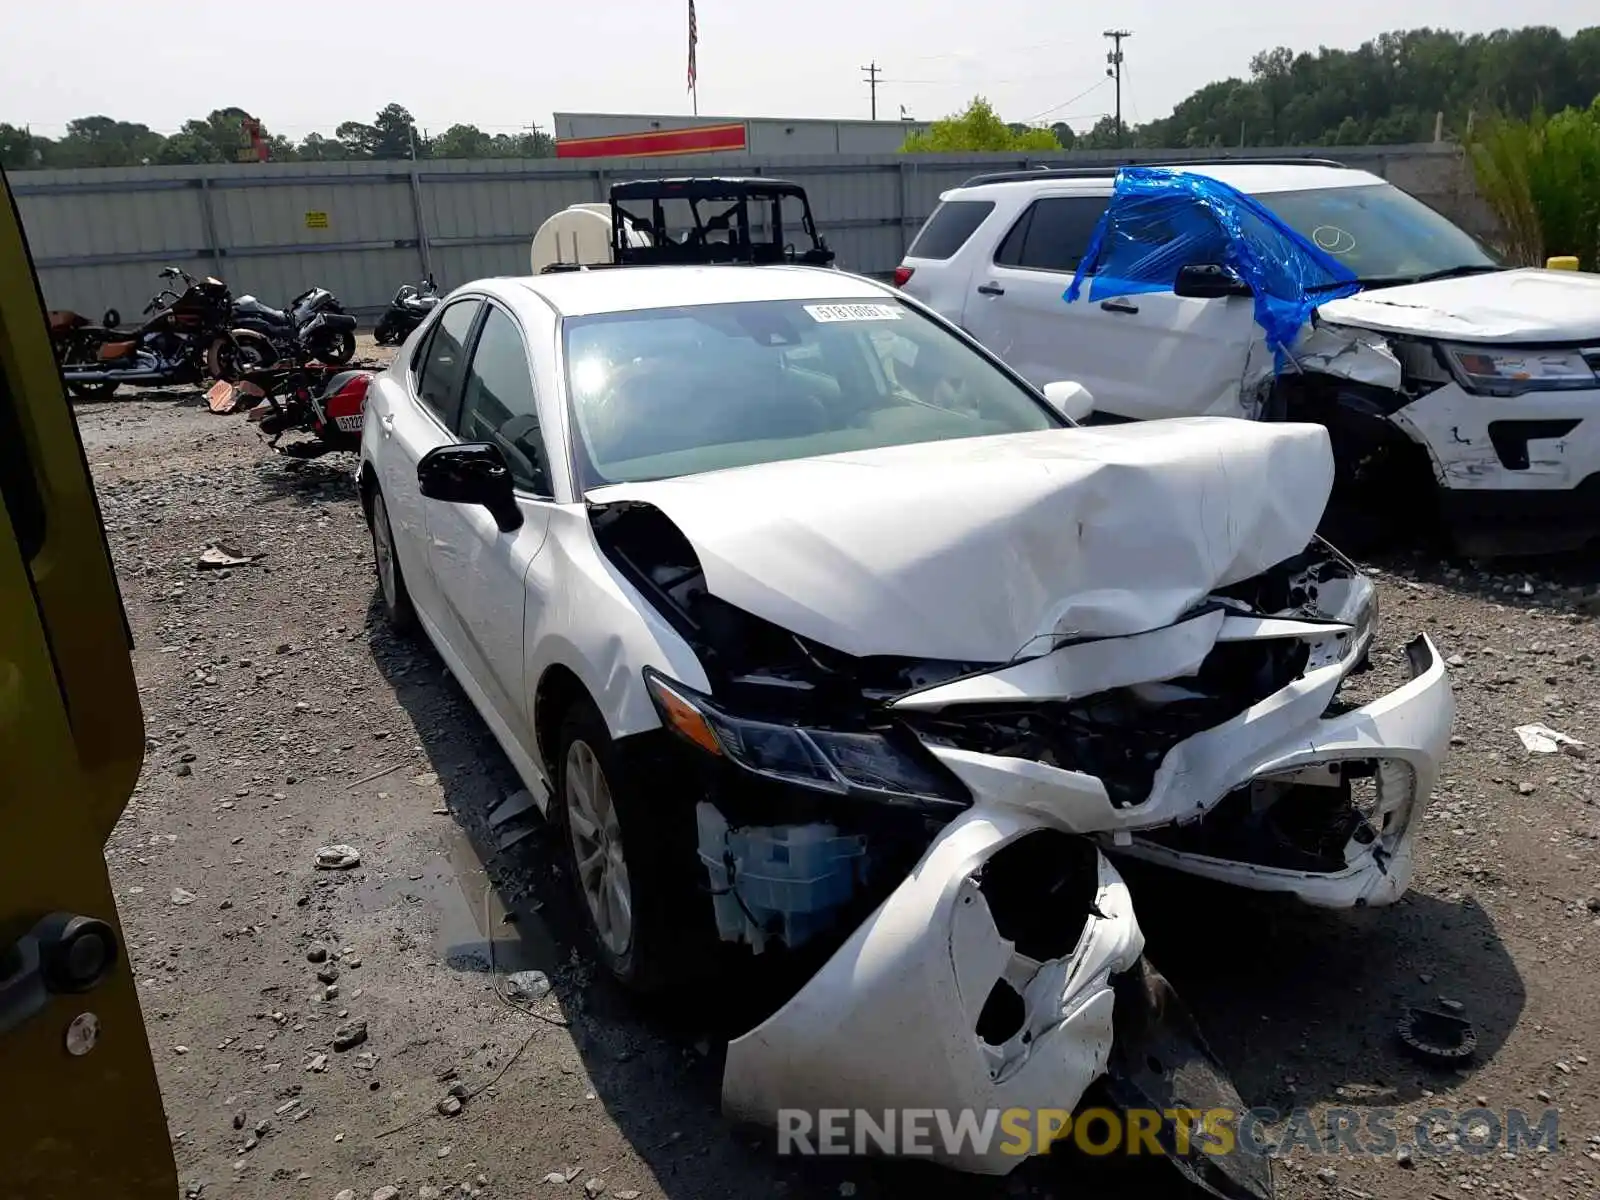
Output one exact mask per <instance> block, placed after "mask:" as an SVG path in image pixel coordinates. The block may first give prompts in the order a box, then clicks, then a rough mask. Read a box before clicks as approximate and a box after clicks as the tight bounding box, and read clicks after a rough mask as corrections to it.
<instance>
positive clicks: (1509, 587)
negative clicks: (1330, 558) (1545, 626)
mask: <svg viewBox="0 0 1600 1200" xmlns="http://www.w3.org/2000/svg"><path fill="white" fill-rule="evenodd" d="M1362 561H1363V563H1370V565H1371V566H1373V567H1376V568H1377V569H1378V570H1379V571H1381V572H1382V573H1383V574H1384V575H1386V576H1387V577H1388V578H1389V579H1390V580H1398V581H1400V585H1401V586H1402V587H1403V586H1406V584H1407V583H1410V584H1421V585H1424V586H1433V587H1438V588H1443V589H1445V590H1447V591H1452V592H1457V593H1460V594H1461V595H1463V596H1476V597H1480V598H1482V599H1485V600H1489V601H1492V602H1493V603H1496V604H1503V605H1505V606H1506V607H1507V608H1514V609H1528V608H1534V607H1538V608H1541V609H1544V610H1549V609H1551V608H1555V609H1558V610H1561V611H1564V612H1581V613H1587V614H1588V615H1591V616H1593V615H1597V614H1600V595H1597V588H1600V555H1597V554H1596V553H1595V552H1594V550H1593V549H1587V550H1581V551H1575V552H1573V553H1571V554H1550V555H1544V556H1540V557H1523V558H1495V559H1487V560H1480V559H1468V558H1459V557H1451V556H1448V555H1444V554H1429V553H1422V552H1414V551H1413V552H1394V553H1390V554H1383V555H1374V556H1373V557H1372V558H1370V559H1363V560H1362Z"/></svg>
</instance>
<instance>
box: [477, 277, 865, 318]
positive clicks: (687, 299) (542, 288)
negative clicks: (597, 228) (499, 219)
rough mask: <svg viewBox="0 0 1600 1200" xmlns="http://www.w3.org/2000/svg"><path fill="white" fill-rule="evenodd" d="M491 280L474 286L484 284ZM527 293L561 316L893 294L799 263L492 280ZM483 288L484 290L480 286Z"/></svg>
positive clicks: (853, 298) (863, 280)
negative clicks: (546, 304) (683, 306)
mask: <svg viewBox="0 0 1600 1200" xmlns="http://www.w3.org/2000/svg"><path fill="white" fill-rule="evenodd" d="M490 282H491V281H487V280H485V281H482V282H481V283H480V284H478V285H476V286H480V287H485V285H487V284H488V283H490ZM493 282H495V283H498V284H501V285H503V286H505V287H506V288H508V289H513V290H521V291H523V292H525V293H526V292H531V293H533V294H534V295H536V296H539V297H542V298H543V299H544V300H545V302H546V303H548V304H549V305H550V306H551V307H552V308H554V309H555V310H556V311H557V312H558V313H560V314H561V315H562V316H564V317H580V316H589V315H592V314H594V313H611V312H637V311H638V310H640V309H646V308H671V307H675V306H677V305H684V304H740V303H746V302H749V301H754V300H876V299H879V298H882V297H884V296H893V295H895V293H894V292H893V291H892V290H891V289H890V288H888V287H886V286H884V285H883V284H881V283H877V282H875V281H873V280H871V279H866V278H864V277H862V276H860V275H851V274H849V273H848V272H845V271H835V270H830V269H828V268H825V267H800V266H739V265H729V266H660V267H654V266H639V267H607V268H604V269H601V270H596V271H558V272H551V273H550V274H548V275H529V276H525V277H523V278H518V279H504V280H496V281H493ZM485 290H489V289H488V288H487V287H485Z"/></svg>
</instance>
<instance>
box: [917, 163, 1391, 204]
mask: <svg viewBox="0 0 1600 1200" xmlns="http://www.w3.org/2000/svg"><path fill="white" fill-rule="evenodd" d="M1162 169H1164V170H1182V171H1189V172H1191V173H1192V174H1195V175H1204V176H1206V177H1207V178H1208V179H1215V180H1217V181H1218V182H1219V183H1225V184H1227V185H1228V186H1229V187H1232V188H1236V189H1238V190H1239V191H1241V192H1245V193H1247V194H1256V193H1261V192H1304V191H1310V190H1312V189H1313V188H1335V187H1363V186H1370V185H1372V184H1381V183H1383V182H1384V181H1383V179H1381V178H1380V177H1379V176H1377V175H1374V174H1372V173H1371V172H1370V171H1357V170H1354V169H1352V168H1350V167H1329V166H1323V165H1322V164H1320V163H1306V164H1304V165H1301V164H1298V163H1296V164H1286V163H1252V162H1227V163H1195V164H1193V165H1185V164H1178V163H1169V164H1163V168H1162ZM1114 179H1115V176H1114V174H1113V173H1112V171H1111V169H1109V168H1108V170H1107V173H1106V174H1104V175H1075V174H1067V173H1066V172H1061V173H1057V172H1052V171H1049V170H1043V171H1040V172H1039V173H1038V176H1037V177H1030V178H1027V179H1010V180H1006V181H1004V182H1000V183H980V184H976V185H974V186H973V187H959V188H955V189H952V190H951V191H948V192H946V193H945V194H944V197H941V198H946V197H947V198H955V197H958V196H959V197H961V198H962V199H981V198H986V197H987V198H999V197H1001V196H1015V195H1018V194H1027V195H1032V194H1033V193H1034V192H1036V191H1038V190H1039V189H1041V188H1043V187H1049V188H1050V189H1051V191H1057V192H1076V193H1078V194H1080V195H1086V196H1105V195H1109V194H1110V192H1111V185H1112V183H1113V181H1114Z"/></svg>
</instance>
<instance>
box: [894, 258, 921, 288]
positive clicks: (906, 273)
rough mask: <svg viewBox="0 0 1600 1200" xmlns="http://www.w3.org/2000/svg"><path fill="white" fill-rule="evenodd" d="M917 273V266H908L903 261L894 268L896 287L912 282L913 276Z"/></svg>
mask: <svg viewBox="0 0 1600 1200" xmlns="http://www.w3.org/2000/svg"><path fill="white" fill-rule="evenodd" d="M916 273H917V269H916V268H915V267H908V266H906V265H905V264H904V263H901V264H900V265H899V266H898V267H896V268H895V269H894V285H895V287H905V285H906V284H908V283H910V282H911V277H912V276H913V275H915V274H916Z"/></svg>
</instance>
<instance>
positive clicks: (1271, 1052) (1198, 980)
mask: <svg viewBox="0 0 1600 1200" xmlns="http://www.w3.org/2000/svg"><path fill="white" fill-rule="evenodd" d="M1118 868H1119V869H1120V870H1121V871H1122V873H1123V877H1124V878H1125V879H1126V880H1127V883H1128V887H1129V889H1130V890H1131V891H1132V893H1133V895H1134V898H1135V904H1136V906H1137V911H1138V913H1139V923H1140V925H1141V927H1142V928H1143V930H1144V933H1145V939H1146V947H1145V949H1146V953H1148V954H1149V955H1150V958H1151V961H1152V962H1154V963H1155V964H1156V965H1157V966H1158V967H1159V968H1160V969H1161V970H1162V972H1164V973H1165V974H1166V976H1167V977H1168V978H1169V979H1170V980H1171V981H1172V984H1173V986H1174V987H1175V988H1176V989H1177V990H1178V992H1179V994H1181V995H1182V996H1183V998H1184V1000H1186V1001H1187V1002H1188V1004H1189V1006H1190V1008H1191V1009H1192V1010H1193V1011H1194V1014H1195V1016H1196V1018H1197V1019H1198V1020H1199V1021H1200V1024H1201V1026H1202V1028H1203V1029H1204V1030H1205V1033H1206V1036H1207V1038H1208V1039H1209V1041H1210V1042H1211V1046H1212V1049H1213V1050H1215V1051H1216V1052H1217V1054H1218V1055H1219V1056H1220V1057H1221V1059H1222V1061H1223V1062H1224V1063H1226V1064H1227V1065H1228V1067H1229V1068H1230V1069H1231V1070H1232V1072H1233V1077H1234V1082H1235V1083H1237V1084H1238V1085H1239V1092H1240V1094H1241V1095H1242V1096H1243V1098H1244V1100H1245V1102H1246V1103H1247V1104H1252V1105H1262V1106H1266V1107H1270V1108H1274V1109H1277V1110H1279V1111H1281V1112H1284V1113H1287V1112H1288V1111H1290V1110H1291V1109H1293V1108H1295V1107H1297V1106H1311V1105H1318V1104H1327V1105H1333V1106H1337V1107H1349V1108H1361V1107H1366V1106H1384V1105H1397V1104H1402V1103H1405V1102H1407V1101H1411V1100H1415V1099H1417V1098H1418V1097H1420V1096H1421V1095H1422V1091H1423V1089H1424V1088H1427V1089H1430V1090H1432V1091H1439V1090H1441V1089H1443V1088H1445V1087H1458V1086H1463V1081H1464V1080H1469V1079H1470V1078H1471V1076H1472V1075H1473V1074H1474V1073H1475V1072H1476V1071H1477V1070H1478V1069H1479V1068H1481V1067H1482V1066H1483V1065H1485V1064H1486V1063H1488V1062H1489V1061H1490V1060H1491V1059H1493V1058H1494V1056H1495V1054H1496V1053H1497V1052H1498V1051H1499V1049H1500V1047H1501V1046H1502V1045H1504V1043H1505V1041H1506V1038H1507V1037H1508V1036H1509V1035H1510V1033H1511V1030H1512V1028H1513V1027H1514V1026H1515V1025H1516V1022H1517V1018H1518V1017H1519V1016H1520V1015H1521V1012H1522V1009H1523V1006H1524V1005H1525V1003H1526V1001H1527V992H1526V989H1525V987H1524V985H1523V981H1522V977H1521V976H1520V975H1519V974H1518V972H1517V969H1516V966H1515V964H1514V963H1513V962H1512V959H1511V955H1510V953H1509V952H1508V951H1507V950H1506V948H1505V946H1504V944H1503V943H1502V942H1501V940H1500V937H1499V934H1498V933H1497V932H1496V930H1495V928H1494V924H1493V922H1492V921H1491V920H1490V918H1489V916H1488V914H1487V913H1485V912H1484V910H1483V909H1482V908H1481V907H1480V906H1479V905H1478V904H1477V902H1476V901H1474V900H1472V899H1470V898H1467V899H1463V900H1461V901H1460V902H1455V903H1452V902H1450V901H1447V900H1443V899H1440V898H1439V897H1436V896H1430V895H1426V894H1423V893H1420V892H1417V891H1411V892H1408V893H1407V894H1406V895H1405V896H1404V897H1403V898H1402V899H1401V901H1400V902H1399V903H1398V904H1396V905H1393V906H1391V907H1388V908H1379V909H1362V910H1354V911H1350V912H1329V911H1322V910H1318V909H1313V908H1309V907H1306V906H1303V905H1299V904H1297V903H1294V902H1292V901H1290V900H1287V899H1283V898H1278V897H1273V896H1268V895H1264V894H1257V893H1249V892H1242V891H1238V890H1235V889H1229V888H1226V887H1223V886H1222V885H1219V884H1210V883H1207V882H1205V881H1202V880H1189V879H1184V878H1182V877H1180V876H1176V875H1173V874H1170V873H1166V872H1162V871H1160V870H1159V869H1156V868H1154V867H1150V866H1147V865H1144V864H1136V863H1119V864H1118ZM1440 997H1443V998H1444V999H1446V1000H1451V1001H1457V1002H1460V1003H1461V1004H1463V1005H1464V1006H1465V1011H1464V1013H1463V1015H1464V1016H1465V1017H1466V1018H1467V1019H1468V1020H1470V1021H1471V1022H1472V1023H1473V1025H1474V1026H1475V1028H1476V1030H1477V1034H1478V1050H1477V1054H1476V1056H1475V1057H1474V1059H1473V1060H1472V1061H1471V1063H1470V1064H1469V1066H1468V1067H1467V1068H1465V1069H1464V1071H1462V1072H1461V1073H1458V1072H1457V1071H1456V1070H1455V1069H1453V1068H1446V1069H1436V1068H1432V1067H1428V1066H1425V1065H1423V1064H1422V1063H1420V1062H1418V1061H1417V1060H1416V1059H1414V1058H1411V1057H1410V1056H1409V1055H1407V1054H1406V1053H1405V1052H1404V1050H1403V1048H1402V1046H1401V1044H1400V1042H1399V1038H1398V1036H1397V1034H1396V1032H1395V1025H1396V1022H1398V1021H1399V1019H1400V1017H1401V1015H1402V1014H1403V1012H1404V1011H1405V1009H1406V1008H1407V1007H1410V1006H1413V1005H1417V1006H1424V1007H1428V1008H1438V1007H1439V1003H1438V1002H1439V998H1440Z"/></svg>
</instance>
